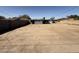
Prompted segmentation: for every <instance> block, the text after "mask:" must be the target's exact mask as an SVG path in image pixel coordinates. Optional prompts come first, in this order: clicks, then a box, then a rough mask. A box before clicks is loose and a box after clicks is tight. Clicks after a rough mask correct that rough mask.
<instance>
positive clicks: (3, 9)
mask: <svg viewBox="0 0 79 59" xmlns="http://www.w3.org/2000/svg"><path fill="white" fill-rule="evenodd" d="M24 14H26V15H29V16H30V17H31V18H33V19H39V18H43V17H46V18H47V19H49V18H51V17H55V18H56V19H58V18H63V17H66V16H68V15H71V14H72V15H74V14H77V15H79V7H78V6H0V16H5V17H14V16H20V15H24Z"/></svg>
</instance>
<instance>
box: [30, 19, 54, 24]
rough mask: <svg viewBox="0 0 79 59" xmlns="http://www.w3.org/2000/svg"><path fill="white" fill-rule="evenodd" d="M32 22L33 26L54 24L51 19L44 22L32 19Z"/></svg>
mask: <svg viewBox="0 0 79 59" xmlns="http://www.w3.org/2000/svg"><path fill="white" fill-rule="evenodd" d="M31 22H32V24H52V23H53V21H52V20H49V19H46V20H43V19H32V20H31Z"/></svg>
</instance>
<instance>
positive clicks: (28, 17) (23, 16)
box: [19, 15, 31, 20]
mask: <svg viewBox="0 0 79 59" xmlns="http://www.w3.org/2000/svg"><path fill="white" fill-rule="evenodd" d="M19 18H20V19H24V20H25V19H31V18H30V16H28V15H22V16H20V17H19Z"/></svg>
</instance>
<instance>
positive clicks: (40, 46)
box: [0, 24, 79, 53]
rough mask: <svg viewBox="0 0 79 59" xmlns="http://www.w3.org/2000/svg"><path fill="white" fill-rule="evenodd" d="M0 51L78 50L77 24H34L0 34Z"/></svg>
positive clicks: (78, 29) (78, 27) (78, 35)
mask: <svg viewBox="0 0 79 59" xmlns="http://www.w3.org/2000/svg"><path fill="white" fill-rule="evenodd" d="M0 52H32V53H33V52H34V53H38V52H45V53H46V52H47V53H48V52H79V26H78V25H68V24H34V25H32V24H31V25H28V26H25V27H21V28H19V29H16V30H13V31H10V32H8V33H5V34H3V35H0Z"/></svg>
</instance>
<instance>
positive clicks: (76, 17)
mask: <svg viewBox="0 0 79 59" xmlns="http://www.w3.org/2000/svg"><path fill="white" fill-rule="evenodd" d="M67 18H73V19H74V20H79V16H78V15H70V16H67Z"/></svg>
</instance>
